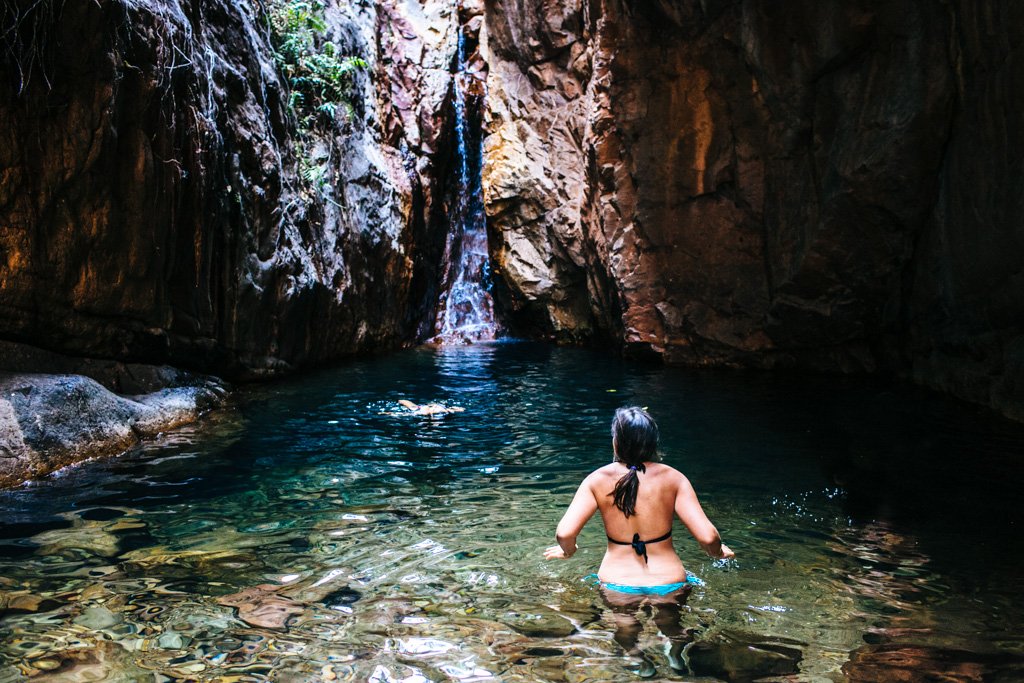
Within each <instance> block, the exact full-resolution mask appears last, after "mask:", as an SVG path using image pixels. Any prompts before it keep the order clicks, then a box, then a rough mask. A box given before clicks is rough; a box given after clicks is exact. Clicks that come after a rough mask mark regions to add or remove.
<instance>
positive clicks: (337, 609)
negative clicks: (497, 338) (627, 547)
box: [0, 344, 1024, 683]
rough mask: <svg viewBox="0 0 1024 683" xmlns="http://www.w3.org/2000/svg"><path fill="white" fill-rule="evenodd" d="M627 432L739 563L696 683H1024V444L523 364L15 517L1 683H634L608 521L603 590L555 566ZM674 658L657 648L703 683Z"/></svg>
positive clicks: (652, 633) (229, 429)
mask: <svg viewBox="0 0 1024 683" xmlns="http://www.w3.org/2000/svg"><path fill="white" fill-rule="evenodd" d="M398 398H409V399H411V400H414V401H421V402H423V401H427V400H438V401H442V402H445V403H448V404H450V405H458V406H461V407H464V408H465V412H464V413H461V414H457V415H451V416H448V417H446V418H444V419H439V420H437V419H435V420H429V419H426V418H418V417H411V416H408V415H401V414H391V413H392V412H393V411H394V407H395V406H394V401H395V400H397V399H398ZM627 404H638V405H642V406H648V407H649V409H650V410H651V412H652V413H653V414H654V415H655V417H656V418H657V419H658V420H659V425H660V427H661V432H662V445H663V449H662V450H663V452H664V455H665V460H666V461H667V462H669V463H670V464H673V465H674V466H676V467H678V468H679V469H681V470H683V471H684V472H685V473H686V474H687V475H688V476H689V477H690V479H691V481H692V482H693V483H694V486H695V487H696V489H697V492H698V494H699V496H700V498H701V501H702V503H703V505H704V507H705V510H706V511H707V512H708V515H709V516H710V517H711V519H712V520H713V521H714V522H715V523H716V525H717V526H718V527H719V529H720V530H721V532H722V534H723V537H724V539H725V541H726V542H727V543H728V544H729V545H730V546H731V547H732V548H733V550H735V551H736V554H737V559H736V561H735V562H731V563H715V562H712V561H710V560H709V559H707V558H706V557H703V556H702V555H701V552H700V549H699V548H698V546H697V544H696V543H695V542H694V541H693V540H692V539H690V538H689V537H688V536H687V534H686V532H685V529H682V528H681V527H678V525H677V528H676V529H675V535H674V541H675V545H676V548H677V550H678V551H679V553H680V555H681V556H682V558H683V561H684V563H685V565H686V567H687V569H688V570H689V571H691V572H693V573H694V574H696V575H697V576H699V577H700V578H702V579H703V580H704V581H705V583H706V585H705V586H703V587H699V588H697V589H696V590H695V591H694V592H693V594H692V595H691V597H690V600H689V603H688V607H687V609H686V611H685V612H684V615H683V619H684V623H685V625H687V626H688V627H691V628H692V629H693V634H694V637H695V639H696V644H695V645H694V646H693V649H692V650H691V654H692V655H693V656H692V657H691V666H692V667H693V675H687V676H686V677H685V678H686V680H695V679H697V680H716V679H718V680H751V679H752V678H755V677H757V676H758V675H775V676H781V675H789V676H790V678H788V679H787V680H808V681H812V680H813V681H819V680H830V679H831V680H845V679H847V678H849V679H851V680H884V679H886V678H890V677H895V675H896V673H897V669H900V670H901V671H904V673H905V672H906V671H910V670H913V671H918V672H923V673H918V674H915V675H919V676H926V675H927V672H928V671H930V670H931V671H946V672H949V671H953V672H959V673H958V674H957V675H960V676H962V680H981V679H982V678H984V679H985V680H1016V679H1018V678H1020V677H1021V675H1024V664H1022V661H1024V628H1022V627H1024V607H1022V605H1024V600H1022V598H1024V585H1022V583H1024V582H1021V581H1020V574H1021V571H1020V568H1019V566H1020V561H1021V559H1022V558H1024V552H1022V551H1024V540H1022V534H1021V533H1020V526H1021V521H1022V519H1024V513H1022V512H1021V507H1020V504H1019V499H1020V482H1021V473H1022V470H1024V461H1022V459H1021V457H1020V456H1021V454H1022V453H1024V428H1021V426H1018V425H1012V424H1009V423H1006V422H1004V421H1001V420H998V419H996V418H992V417H988V416H986V415H985V414H984V413H982V412H980V411H978V410H976V409H974V408H972V407H970V406H965V405H963V404H960V403H955V402H951V401H946V400H942V399H939V398H936V397H934V396H932V395H929V394H926V393H923V392H919V391H916V390H913V389H908V388H899V387H891V386H887V385H881V384H878V383H875V382H873V381H868V380H849V379H847V380H840V379H836V378H815V379H799V378H790V377H785V376H778V375H762V374H746V373H731V372H713V371H692V370H682V369H676V368H664V367H661V366H657V365H643V364H631V363H627V362H621V361H617V360H613V359H610V358H609V357H607V356H604V355H600V354H596V353H592V352H589V351H584V350H578V349H558V348H551V347H547V346H542V345H533V344H493V345H478V346H471V347H457V348H440V349H433V348H421V349H415V350H411V351H407V352H402V353H399V354H395V355H391V356H387V357H383V358H377V359H369V360H363V361H358V362H354V363H351V364H349V365H346V366H344V367H340V368H337V369H333V370H328V371H323V372H319V373H317V374H311V375H305V376H301V377H297V378H294V379H291V380H289V381H287V382H284V383H279V384H274V385H270V386H263V387H257V388H251V389H246V390H243V391H241V392H239V395H238V400H237V406H236V407H235V408H234V409H232V410H228V411H224V412H222V413H219V414H217V415H215V416H212V417H211V418H210V419H208V420H206V421H205V422H204V423H203V424H202V425H199V426H195V427H191V428H186V429H182V430H178V431H176V432H174V433H171V434H168V435H165V436H164V437H162V438H161V439H158V440H157V441H155V442H152V443H150V444H146V445H145V446H144V447H142V448H140V449H137V450H136V451H133V452H132V453H130V454H128V455H126V456H123V457H120V458H116V459H110V460H105V461H96V462H91V463H86V464H84V465H81V466H78V467H75V468H70V469H68V470H65V471H63V472H61V473H59V474H58V475H56V476H53V477H51V478H48V479H47V480H45V481H42V482H38V483H36V484H33V485H30V486H27V487H24V488H21V489H18V490H15V491H9V492H0V515H2V519H3V520H4V523H3V525H2V527H0V606H3V607H4V611H2V612H0V681H4V682H6V681H20V680H33V681H45V680H62V681H76V680H80V681H87V680H89V681H91V680H108V681H121V680H123V681H142V680H146V681H148V680H153V681H169V680H223V681H319V680H339V681H341V680H351V681H375V682H378V683H380V682H384V681H405V682H406V683H415V682H417V681H448V680H464V681H486V680H501V681H574V682H575V681H620V680H621V681H627V680H634V679H635V675H634V673H632V672H631V671H630V669H629V662H626V661H624V660H623V658H622V656H621V652H620V651H619V650H618V649H617V647H616V645H615V644H614V642H613V641H612V638H611V634H612V632H613V630H614V625H613V622H612V620H611V618H610V615H609V613H608V611H607V610H606V609H605V607H604V605H603V604H602V601H601V597H600V595H599V594H598V593H597V592H596V591H595V589H594V588H593V587H592V586H591V585H590V584H589V583H588V582H584V581H582V577H584V576H585V575H586V574H589V573H590V572H592V571H594V570H595V569H596V567H597V565H598V563H599V561H600V557H601V553H602V552H603V548H604V541H603V533H602V530H601V528H600V523H599V520H596V519H595V520H594V521H592V522H591V524H590V525H589V526H588V528H587V529H586V530H585V531H584V534H583V536H582V537H581V540H580V551H579V552H578V553H577V554H576V556H575V557H574V558H572V559H571V560H569V561H566V562H545V561H544V560H543V558H542V550H543V548H544V547H545V546H547V545H550V544H551V543H552V540H553V539H552V536H553V530H554V526H555V524H556V523H557V521H558V519H559V517H560V516H561V513H562V511H563V510H564V507H565V506H566V505H567V504H568V502H569V499H570V498H571V496H572V493H573V491H574V490H575V488H576V486H577V484H578V483H579V481H580V480H581V479H582V477H583V476H585V474H586V473H588V472H589V471H591V470H592V469H594V468H596V467H598V466H600V465H602V464H603V463H605V462H607V461H608V460H609V459H610V450H609V434H608V424H609V422H610V419H611V414H612V412H613V410H614V409H615V408H616V407H618V406H620V405H627ZM662 644H663V640H662V638H661V636H660V635H659V634H658V632H657V629H656V628H655V627H654V625H653V624H650V625H648V627H647V629H646V630H645V632H644V634H643V636H642V638H641V645H642V646H643V647H644V649H645V651H646V652H648V653H649V655H650V657H651V659H652V660H653V661H654V662H655V664H656V665H657V666H658V670H659V675H660V676H662V677H664V678H667V679H679V678H680V676H678V675H676V674H674V673H673V672H672V671H671V669H669V667H668V664H667V662H666V660H665V657H664V655H663V654H662ZM851 660H852V661H851ZM901 667H902V669H901ZM911 668H912V669H911ZM890 674H891V675H890ZM901 675H902V674H901ZM972 676H975V678H972ZM776 680H777V679H776ZM904 680H914V678H905V679H904ZM920 680H926V678H924V677H922V678H920ZM953 680H960V679H957V678H953Z"/></svg>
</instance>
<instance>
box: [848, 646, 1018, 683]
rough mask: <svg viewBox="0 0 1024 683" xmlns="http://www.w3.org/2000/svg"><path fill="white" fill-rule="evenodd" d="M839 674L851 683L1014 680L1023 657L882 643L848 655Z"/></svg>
mask: <svg viewBox="0 0 1024 683" xmlns="http://www.w3.org/2000/svg"><path fill="white" fill-rule="evenodd" d="M842 671H843V674H844V675H845V676H846V677H847V680H849V681H850V683H868V681H894V682H896V683H918V682H921V683H923V682H924V681H965V682H968V681H970V682H974V681H977V682H978V683H981V681H1013V680H1021V679H1022V678H1024V657H1022V656H1020V655H1015V654H1011V653H998V654H995V653H984V652H968V651H966V650H956V649H951V648H940V647H931V646H925V645H912V644H903V643H885V644H880V645H866V646H864V647H861V648H859V649H857V650H855V651H854V652H852V653H850V660H849V661H848V662H846V663H845V664H843V669H842Z"/></svg>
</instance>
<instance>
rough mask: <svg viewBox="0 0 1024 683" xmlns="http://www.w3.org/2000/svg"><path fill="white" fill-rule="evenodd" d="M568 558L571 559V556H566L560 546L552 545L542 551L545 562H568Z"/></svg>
mask: <svg viewBox="0 0 1024 683" xmlns="http://www.w3.org/2000/svg"><path fill="white" fill-rule="evenodd" d="M577 547H578V546H577ZM573 552H574V553H575V552H576V551H575V550H574V551H573ZM570 557H572V555H566V554H565V551H564V550H562V546H560V545H553V546H551V547H549V548H545V549H544V559H545V560H568V559H569V558H570Z"/></svg>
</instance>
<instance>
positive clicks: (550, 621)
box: [503, 607, 576, 638]
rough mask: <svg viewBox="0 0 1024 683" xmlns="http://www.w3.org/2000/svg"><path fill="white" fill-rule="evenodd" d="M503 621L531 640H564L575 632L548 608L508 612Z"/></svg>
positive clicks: (567, 622) (568, 622) (570, 625)
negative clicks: (531, 638)
mask: <svg viewBox="0 0 1024 683" xmlns="http://www.w3.org/2000/svg"><path fill="white" fill-rule="evenodd" d="M503 621H504V622H505V623H506V624H508V625H509V626H511V627H512V628H514V629H515V630H516V631H518V632H519V633H521V634H523V635H524V636H530V637H533V638H564V637H565V636H568V635H571V634H573V633H575V632H576V626H575V625H574V624H573V623H572V622H571V621H569V620H568V619H566V618H565V617H563V616H562V615H560V614H559V613H558V612H557V611H555V610H553V609H550V608H548V607H536V608H533V609H531V610H529V611H526V610H521V611H519V612H509V613H508V614H506V615H505V617H504V618H503Z"/></svg>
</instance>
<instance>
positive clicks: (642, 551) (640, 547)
mask: <svg viewBox="0 0 1024 683" xmlns="http://www.w3.org/2000/svg"><path fill="white" fill-rule="evenodd" d="M670 538H672V530H671V529H669V530H668V533H667V534H665V535H664V536H658V537H657V538H652V539H651V540H649V541H641V540H640V534H633V540H632V541H616V540H615V539H614V538H612V537H611V536H609V537H608V540H609V541H610V542H611V543H614V544H615V545H631V546H633V550H635V551H636V554H637V555H643V556H644V564H647V544H648V543H661V542H662V541H667V540H668V539H670Z"/></svg>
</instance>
